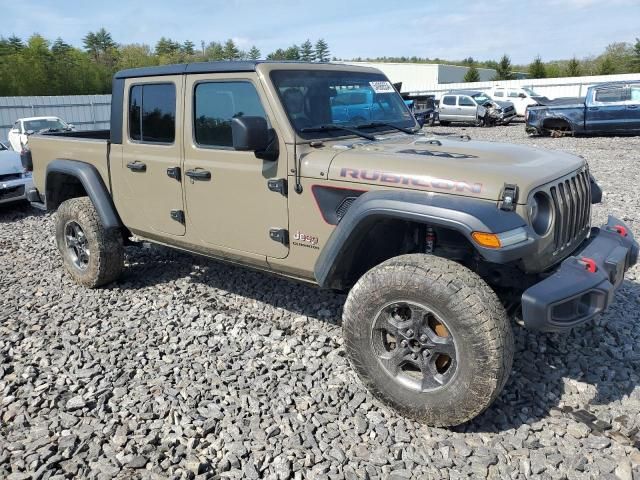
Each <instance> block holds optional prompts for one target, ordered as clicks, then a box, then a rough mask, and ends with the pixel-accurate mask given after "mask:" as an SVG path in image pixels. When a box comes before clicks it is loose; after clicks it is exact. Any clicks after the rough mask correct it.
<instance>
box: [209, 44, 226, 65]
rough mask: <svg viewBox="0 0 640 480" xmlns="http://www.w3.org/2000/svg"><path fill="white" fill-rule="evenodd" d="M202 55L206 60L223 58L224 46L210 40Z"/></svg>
mask: <svg viewBox="0 0 640 480" xmlns="http://www.w3.org/2000/svg"><path fill="white" fill-rule="evenodd" d="M204 56H205V57H206V59H207V60H213V61H218V60H224V58H225V57H224V47H223V46H222V45H221V44H219V43H218V42H211V43H209V45H207V48H205V51H204Z"/></svg>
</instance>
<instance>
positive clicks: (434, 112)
mask: <svg viewBox="0 0 640 480" xmlns="http://www.w3.org/2000/svg"><path fill="white" fill-rule="evenodd" d="M402 98H404V103H405V104H406V105H407V107H409V110H411V113H413V116H414V117H416V121H417V122H418V124H419V125H420V126H421V127H423V126H424V125H429V126H433V125H434V124H435V123H436V122H437V121H438V119H439V115H438V107H437V106H436V102H435V95H419V96H411V97H408V96H405V95H403V96H402Z"/></svg>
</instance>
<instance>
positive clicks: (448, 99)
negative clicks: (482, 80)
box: [438, 90, 516, 125]
mask: <svg viewBox="0 0 640 480" xmlns="http://www.w3.org/2000/svg"><path fill="white" fill-rule="evenodd" d="M489 105H493V109H494V110H495V112H496V121H497V123H499V124H502V125H506V124H508V123H509V122H510V121H511V120H512V119H513V118H514V117H515V115H516V111H515V109H514V107H513V104H512V103H511V102H501V101H498V100H493V99H492V98H491V97H490V96H489V95H487V94H486V93H485V92H481V91H476V90H458V91H455V92H449V93H445V94H444V95H443V96H442V99H441V100H440V111H439V114H438V115H439V117H440V125H449V124H450V123H451V122H462V123H472V124H474V125H482V122H483V117H484V115H485V110H486V108H487V107H486V106H489Z"/></svg>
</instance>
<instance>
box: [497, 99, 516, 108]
mask: <svg viewBox="0 0 640 480" xmlns="http://www.w3.org/2000/svg"><path fill="white" fill-rule="evenodd" d="M494 102H495V103H497V104H498V105H499V106H500V108H502V109H505V108H507V107H513V103H512V102H509V101H505V100H494Z"/></svg>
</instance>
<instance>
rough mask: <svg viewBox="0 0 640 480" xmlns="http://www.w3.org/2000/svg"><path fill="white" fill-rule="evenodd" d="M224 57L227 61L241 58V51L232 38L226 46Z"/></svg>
mask: <svg viewBox="0 0 640 480" xmlns="http://www.w3.org/2000/svg"><path fill="white" fill-rule="evenodd" d="M223 57H224V59H225V60H237V59H238V58H240V50H238V47H236V44H235V42H234V41H233V40H232V39H231V38H230V39H229V40H227V41H226V43H225V44H224V54H223Z"/></svg>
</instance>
